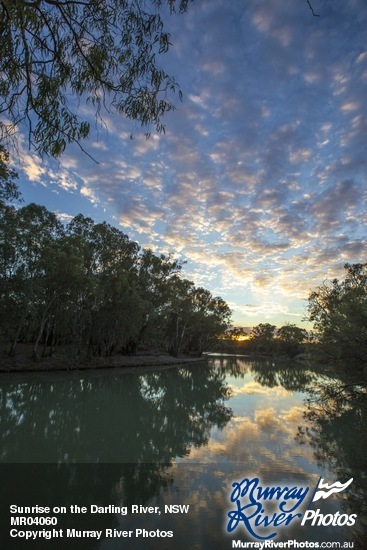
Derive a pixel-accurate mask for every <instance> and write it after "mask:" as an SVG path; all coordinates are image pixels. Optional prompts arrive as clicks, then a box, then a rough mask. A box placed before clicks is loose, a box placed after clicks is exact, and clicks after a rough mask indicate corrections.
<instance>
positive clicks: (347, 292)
mask: <svg viewBox="0 0 367 550" xmlns="http://www.w3.org/2000/svg"><path fill="white" fill-rule="evenodd" d="M344 268H345V270H346V277H345V279H344V280H342V281H339V280H338V279H333V280H332V281H326V282H324V283H323V284H322V285H321V286H319V287H318V288H317V289H316V290H314V291H313V292H312V293H311V294H310V296H309V299H308V302H309V304H308V313H309V319H310V321H313V322H314V326H315V329H316V330H317V331H318V334H319V340H320V343H321V345H322V348H323V350H324V352H325V355H326V356H328V357H329V358H331V359H341V360H347V361H358V362H359V363H362V364H365V363H366V361H367V263H365V264H360V263H359V264H345V266H344Z"/></svg>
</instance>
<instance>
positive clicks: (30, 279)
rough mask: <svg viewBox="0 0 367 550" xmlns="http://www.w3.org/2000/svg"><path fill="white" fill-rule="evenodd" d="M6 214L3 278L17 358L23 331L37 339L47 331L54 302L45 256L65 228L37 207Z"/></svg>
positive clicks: (8, 320)
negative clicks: (47, 276)
mask: <svg viewBox="0 0 367 550" xmlns="http://www.w3.org/2000/svg"><path fill="white" fill-rule="evenodd" d="M2 213H3V217H2V227H1V229H2V241H3V242H2V250H1V259H2V273H1V275H2V285H4V284H5V285H6V290H5V291H4V299H5V307H6V311H7V312H8V318H7V319H6V324H7V327H8V329H9V330H10V332H11V333H12V337H11V340H12V344H11V348H10V354H13V353H14V349H15V345H16V343H17V341H18V338H19V335H20V333H21V331H23V332H24V331H26V332H27V333H29V334H30V335H31V337H34V334H35V333H37V332H38V333H39V331H41V327H44V323H45V319H46V316H47V312H48V311H49V309H50V307H51V304H52V302H53V300H54V296H53V295H51V294H49V293H48V291H47V290H46V287H45V285H44V275H45V253H47V250H50V249H52V248H53V247H54V246H55V242H56V241H57V239H58V237H59V236H60V234H61V232H62V227H61V224H60V222H59V221H58V220H57V218H56V216H55V214H53V213H52V212H49V211H48V210H47V209H46V208H45V207H43V206H39V205H36V204H33V203H32V204H29V205H27V206H25V207H23V208H20V209H18V210H16V209H14V208H11V207H5V208H4V207H3V211H2ZM36 340H37V337H36Z"/></svg>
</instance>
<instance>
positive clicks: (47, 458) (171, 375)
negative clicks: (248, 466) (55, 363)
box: [0, 365, 232, 463]
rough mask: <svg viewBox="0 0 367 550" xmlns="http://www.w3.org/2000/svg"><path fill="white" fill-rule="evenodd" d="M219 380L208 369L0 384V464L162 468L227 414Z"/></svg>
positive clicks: (202, 442)
mask: <svg viewBox="0 0 367 550" xmlns="http://www.w3.org/2000/svg"><path fill="white" fill-rule="evenodd" d="M228 397H229V393H228V388H227V386H226V385H225V375H224V373H221V372H219V371H217V370H215V369H208V368H206V366H204V367H203V366H198V365H196V366H195V368H180V369H167V370H164V371H156V372H152V373H146V374H143V375H138V374H120V375H119V374H109V375H106V373H103V374H101V375H98V374H89V375H86V374H83V375H80V376H75V375H71V376H70V375H69V376H68V375H65V374H64V375H58V376H56V375H54V376H52V377H50V376H49V377H46V376H45V377H44V378H42V377H41V378H40V377H38V378H37V380H34V379H33V378H32V377H27V379H26V380H23V381H21V382H18V383H14V382H12V381H9V382H8V383H3V384H2V388H1V392H0V403H1V460H2V461H3V462H89V463H90V462H92V463H93V462H164V463H169V462H170V461H171V460H172V459H173V458H174V457H183V456H186V455H187V454H189V452H190V448H191V447H194V448H195V447H199V446H202V445H205V444H206V443H207V442H208V438H209V434H210V430H211V428H212V427H213V426H217V427H219V428H222V427H223V426H225V424H226V423H227V422H228V421H229V419H230V418H231V416H232V412H231V410H230V408H229V407H228V406H227V405H226V401H227V399H228Z"/></svg>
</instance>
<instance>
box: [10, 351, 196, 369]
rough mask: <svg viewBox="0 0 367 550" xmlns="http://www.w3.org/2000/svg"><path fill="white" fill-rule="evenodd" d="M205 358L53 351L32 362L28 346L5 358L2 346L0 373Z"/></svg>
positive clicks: (113, 366) (153, 363) (174, 363)
mask: <svg viewBox="0 0 367 550" xmlns="http://www.w3.org/2000/svg"><path fill="white" fill-rule="evenodd" d="M205 360H206V359H205V357H191V356H188V355H182V356H180V357H173V356H171V355H166V354H149V353H146V354H141V355H140V354H138V355H131V356H128V355H115V356H113V357H93V358H92V359H91V360H90V361H86V360H78V359H75V358H74V359H73V358H68V357H67V356H65V355H63V354H55V355H53V356H52V357H42V358H41V359H39V360H38V361H34V360H33V359H32V358H31V352H30V350H28V349H26V350H25V349H22V350H20V352H19V353H17V354H16V356H15V357H9V356H8V355H7V351H6V350H5V349H2V350H1V351H0V373H1V372H40V371H59V370H95V369H109V368H126V367H153V366H158V365H182V364H187V363H196V362H199V361H205Z"/></svg>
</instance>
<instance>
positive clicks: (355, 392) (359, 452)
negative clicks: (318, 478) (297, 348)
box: [298, 378, 367, 549]
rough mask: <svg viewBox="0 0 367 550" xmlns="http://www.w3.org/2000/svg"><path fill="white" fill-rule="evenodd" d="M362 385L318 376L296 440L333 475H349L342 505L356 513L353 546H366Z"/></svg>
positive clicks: (366, 435) (366, 434)
mask: <svg viewBox="0 0 367 550" xmlns="http://www.w3.org/2000/svg"><path fill="white" fill-rule="evenodd" d="M365 397H366V395H365V388H363V387H360V388H358V387H355V386H352V385H351V384H349V383H346V381H345V379H344V380H343V379H335V378H334V379H324V378H321V380H320V381H319V383H318V385H317V387H316V388H315V390H314V391H313V392H312V394H311V397H309V398H308V399H307V404H308V406H307V409H306V411H305V413H304V419H305V421H306V424H305V425H303V426H301V427H300V428H299V433H298V441H299V443H301V444H302V443H308V444H310V445H311V447H312V448H313V451H314V455H315V458H316V460H317V462H318V464H319V466H320V467H324V466H325V465H327V466H328V468H329V469H330V470H332V471H333V472H334V475H335V477H336V478H337V479H340V480H343V481H346V480H348V479H350V478H353V483H352V484H351V486H350V487H349V489H348V498H347V499H344V500H342V501H341V504H342V506H343V508H344V509H345V510H346V511H347V512H349V513H351V512H353V513H357V514H358V517H359V518H360V519H359V522H358V524H357V525H356V527H355V528H354V529H353V531H354V533H353V534H354V541H355V544H356V548H362V549H363V548H365V547H366V534H367V477H366V472H367V454H366V450H367V449H366V447H367V403H366V398H365Z"/></svg>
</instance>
